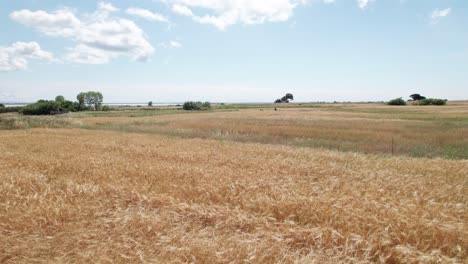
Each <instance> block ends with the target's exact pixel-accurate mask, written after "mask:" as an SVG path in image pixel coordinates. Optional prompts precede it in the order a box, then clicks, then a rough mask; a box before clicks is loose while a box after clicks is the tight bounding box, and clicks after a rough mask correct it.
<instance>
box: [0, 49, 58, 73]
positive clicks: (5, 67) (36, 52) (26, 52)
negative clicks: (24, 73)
mask: <svg viewBox="0 0 468 264" xmlns="http://www.w3.org/2000/svg"><path fill="white" fill-rule="evenodd" d="M28 59H39V60H45V61H49V62H53V61H55V59H54V56H53V55H52V53H50V52H47V51H43V50H42V49H41V47H40V46H39V44H37V42H16V43H13V44H12V45H11V46H8V47H1V46H0V71H17V70H25V69H26V68H27V67H28Z"/></svg>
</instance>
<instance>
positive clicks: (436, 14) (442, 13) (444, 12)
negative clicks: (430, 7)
mask: <svg viewBox="0 0 468 264" xmlns="http://www.w3.org/2000/svg"><path fill="white" fill-rule="evenodd" d="M450 11H451V9H450V7H449V8H446V9H438V8H437V9H435V10H434V11H432V15H431V18H432V20H433V21H435V22H437V21H438V20H439V19H441V18H443V17H446V16H448V15H449V14H450Z"/></svg>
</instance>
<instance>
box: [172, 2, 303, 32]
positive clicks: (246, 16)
mask: <svg viewBox="0 0 468 264" xmlns="http://www.w3.org/2000/svg"><path fill="white" fill-rule="evenodd" d="M165 2H166V3H169V4H171V5H172V11H173V12H174V13H176V14H179V15H184V16H189V17H191V18H192V19H193V20H194V21H195V22H198V23H201V24H211V25H214V26H216V27H217V28H218V29H220V30H224V29H226V28H227V27H228V26H231V25H234V24H237V23H241V24H262V23H265V22H281V21H287V20H289V18H291V16H292V15H293V10H294V9H295V8H296V7H297V6H298V5H300V4H304V3H305V2H306V0H165ZM195 9H196V10H198V11H199V12H204V13H201V14H195V13H194V11H193V10H195Z"/></svg>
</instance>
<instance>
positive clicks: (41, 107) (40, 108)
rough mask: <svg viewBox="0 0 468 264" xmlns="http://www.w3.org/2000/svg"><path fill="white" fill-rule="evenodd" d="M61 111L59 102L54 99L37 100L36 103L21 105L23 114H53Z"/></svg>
mask: <svg viewBox="0 0 468 264" xmlns="http://www.w3.org/2000/svg"><path fill="white" fill-rule="evenodd" d="M61 111H63V110H62V109H61V107H60V103H59V102H56V101H44V100H39V101H37V103H34V104H30V105H27V106H25V107H23V109H22V110H21V112H22V113H23V114H24V115H53V114H56V113H59V112H61Z"/></svg>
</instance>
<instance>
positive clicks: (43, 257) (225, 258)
mask: <svg viewBox="0 0 468 264" xmlns="http://www.w3.org/2000/svg"><path fill="white" fill-rule="evenodd" d="M207 115H211V114H207ZM224 115H227V114H224ZM292 115H293V116H294V115H295V114H292ZM201 117H202V116H200V117H198V118H201ZM165 118H172V117H165ZM180 118H183V116H180ZM84 121H86V120H84ZM0 153H2V159H1V162H0V262H1V263H181V262H196V263H338V262H353V263H356V262H359V263H366V262H386V263H463V262H465V263H466V260H467V256H468V250H467V244H468V241H467V237H468V232H467V228H466V216H467V213H466V207H467V198H468V190H467V175H468V161H467V160H444V159H415V158H404V157H393V158H388V157H382V156H373V155H363V154H353V153H340V152H334V151H327V150H318V149H312V148H296V147H291V146H282V145H267V144H253V143H239V142H230V141H217V140H209V139H181V138H176V137H164V136H160V135H152V134H135V133H119V132H112V131H108V132H105V131H95V130H81V129H33V130H16V131H0Z"/></svg>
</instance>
